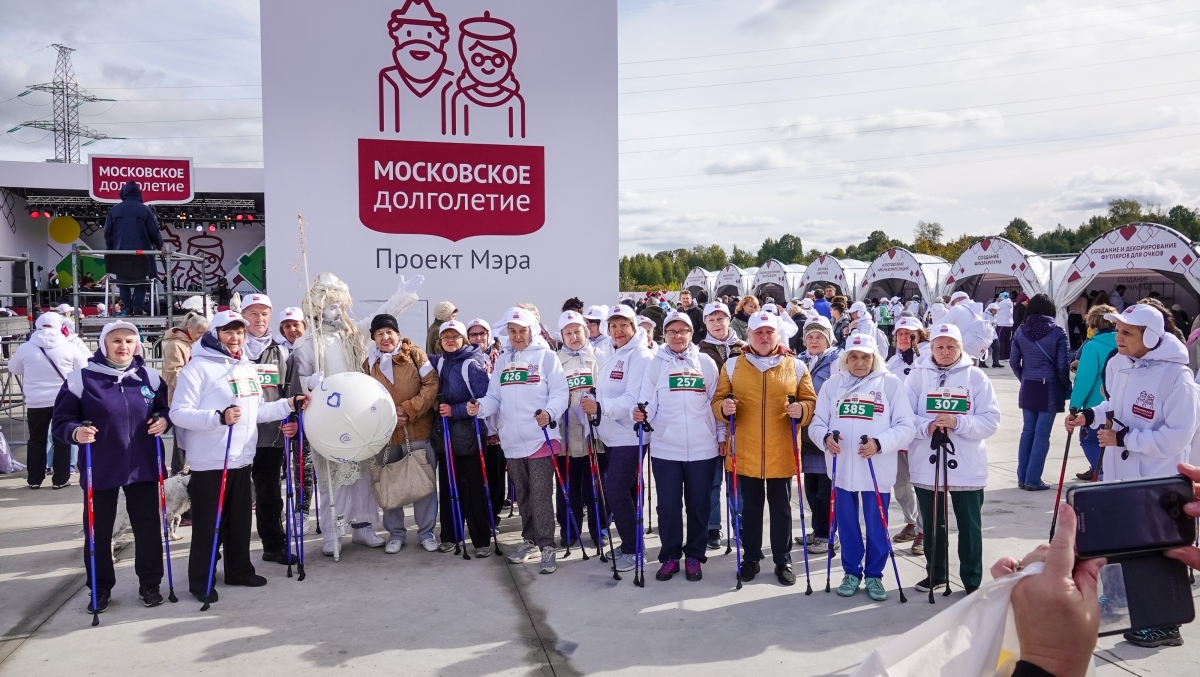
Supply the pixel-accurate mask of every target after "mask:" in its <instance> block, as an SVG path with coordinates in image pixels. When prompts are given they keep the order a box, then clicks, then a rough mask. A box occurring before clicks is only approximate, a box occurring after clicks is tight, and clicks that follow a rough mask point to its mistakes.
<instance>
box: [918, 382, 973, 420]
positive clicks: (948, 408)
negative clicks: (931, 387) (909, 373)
mask: <svg viewBox="0 0 1200 677" xmlns="http://www.w3.org/2000/svg"><path fill="white" fill-rule="evenodd" d="M969 411H971V399H970V398H969V397H968V396H967V391H966V390H964V389H962V388H955V389H952V390H935V391H932V392H930V393H928V394H927V395H926V396H925V413H927V414H966V413H968V412H969Z"/></svg>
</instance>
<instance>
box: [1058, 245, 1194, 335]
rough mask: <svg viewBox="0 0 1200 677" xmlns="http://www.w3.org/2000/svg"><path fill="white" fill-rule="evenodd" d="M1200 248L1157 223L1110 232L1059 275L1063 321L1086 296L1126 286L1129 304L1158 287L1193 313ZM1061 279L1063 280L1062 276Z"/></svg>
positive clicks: (1164, 299)
mask: <svg viewBox="0 0 1200 677" xmlns="http://www.w3.org/2000/svg"><path fill="white" fill-rule="evenodd" d="M1198 258H1200V250H1198V249H1197V247H1196V245H1194V244H1192V242H1191V241H1190V240H1188V239H1187V238H1186V237H1184V236H1183V235H1182V234H1181V233H1179V231H1177V230H1174V229H1172V228H1168V227H1166V226H1161V225H1159V224H1157V223H1131V224H1129V225H1126V226H1121V227H1119V228H1113V229H1112V230H1110V231H1108V232H1106V233H1104V234H1103V235H1101V236H1100V237H1097V238H1096V239H1095V240H1092V242H1091V244H1089V245H1088V246H1087V247H1084V249H1083V251H1081V252H1079V255H1078V256H1076V257H1075V260H1074V261H1072V262H1071V264H1070V265H1069V266H1066V267H1065V268H1064V269H1063V270H1062V272H1061V273H1057V274H1056V275H1055V276H1054V277H1055V280H1054V290H1055V292H1054V302H1055V303H1056V304H1057V305H1058V321H1059V323H1060V324H1063V325H1064V326H1065V323H1066V319H1067V315H1066V308H1067V306H1068V305H1070V304H1071V303H1072V302H1073V301H1075V299H1077V298H1079V297H1080V295H1082V294H1086V293H1089V292H1095V291H1096V290H1104V291H1105V292H1106V293H1107V292H1111V291H1113V290H1114V289H1115V288H1116V287H1117V286H1118V285H1120V286H1124V287H1125V295H1124V297H1123V298H1124V299H1125V302H1126V303H1130V304H1132V303H1135V302H1137V300H1138V299H1142V298H1145V297H1147V296H1149V295H1150V293H1151V292H1158V293H1159V294H1160V295H1161V300H1162V302H1163V303H1164V304H1165V305H1166V306H1167V307H1168V308H1170V307H1171V306H1172V305H1173V304H1175V303H1178V304H1179V305H1180V306H1182V307H1183V309H1184V311H1185V312H1187V314H1188V315H1193V316H1194V315H1196V314H1197V312H1198V311H1200V267H1197V266H1196V262H1197V259H1198ZM1060 280H1061V281H1060Z"/></svg>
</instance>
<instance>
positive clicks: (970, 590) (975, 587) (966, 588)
mask: <svg viewBox="0 0 1200 677" xmlns="http://www.w3.org/2000/svg"><path fill="white" fill-rule="evenodd" d="M978 589H979V586H978V585H966V586H963V590H964V591H965V592H966V593H967V594H968V595H969V594H971V593H973V592H975V591H976V590H978Z"/></svg>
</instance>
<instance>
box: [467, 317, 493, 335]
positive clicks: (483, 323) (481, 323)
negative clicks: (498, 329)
mask: <svg viewBox="0 0 1200 677" xmlns="http://www.w3.org/2000/svg"><path fill="white" fill-rule="evenodd" d="M471 327H483V328H484V329H486V330H487V333H488V336H489V337H490V336H491V335H492V326H491V325H490V324H488V323H487V320H485V319H483V318H482V317H477V318H475V319H474V320H471V321H470V322H468V323H467V332H470V331H471Z"/></svg>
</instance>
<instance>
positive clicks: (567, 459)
mask: <svg viewBox="0 0 1200 677" xmlns="http://www.w3.org/2000/svg"><path fill="white" fill-rule="evenodd" d="M568 404H569V403H568ZM564 416H565V417H566V425H564V426H563V469H564V473H565V474H564V476H560V477H559V484H561V485H562V486H561V487H560V488H561V489H562V492H563V499H564V502H565V503H566V510H567V540H568V541H569V540H571V525H574V526H575V536H577V537H578V538H579V552H581V553H583V561H585V562H586V561H588V560H589V559H591V558H589V557H588V554H587V549H586V548H584V547H583V529H582V528H580V526H579V519H578V518H576V517H575V512H574V511H573V510H571V408H570V407H567V411H566V412H565V413H564ZM556 425H558V422H557V421H551V422H550V426H551V427H554V426H556ZM554 472H556V473H557V472H558V462H557V460H555V463H554ZM579 500H581V501H582V500H583V491H582V490H581V491H580V492H579ZM579 507H580V509H582V508H583V504H580V506H579Z"/></svg>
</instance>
